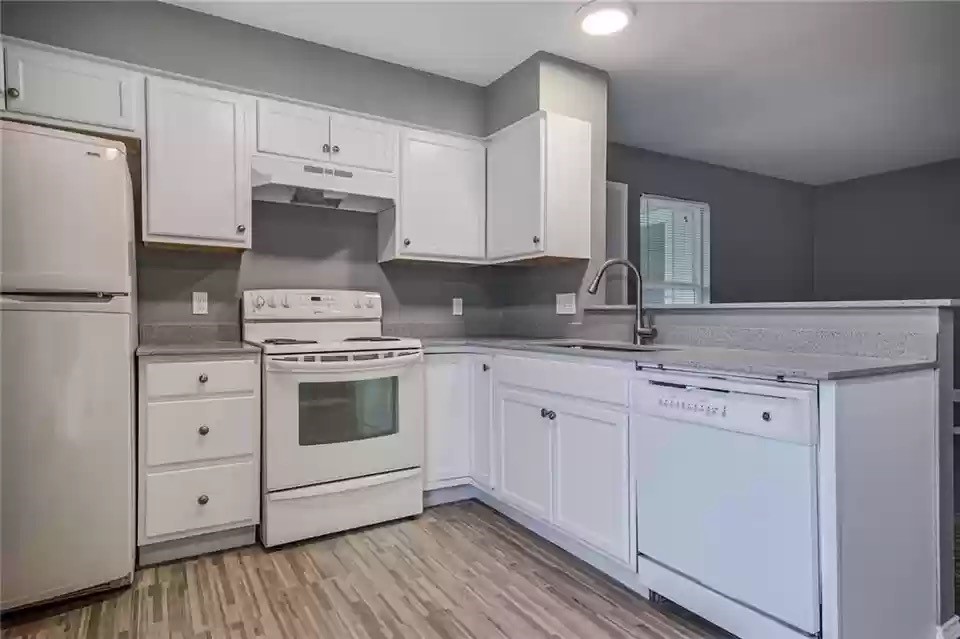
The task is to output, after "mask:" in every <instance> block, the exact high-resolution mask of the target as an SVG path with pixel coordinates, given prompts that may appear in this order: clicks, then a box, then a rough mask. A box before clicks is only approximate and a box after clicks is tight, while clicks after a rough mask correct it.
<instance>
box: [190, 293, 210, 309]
mask: <svg viewBox="0 0 960 639" xmlns="http://www.w3.org/2000/svg"><path fill="white" fill-rule="evenodd" d="M193 314H194V315H206V314H207V292H206V291H194V292H193Z"/></svg>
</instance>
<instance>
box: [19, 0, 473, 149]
mask: <svg viewBox="0 0 960 639" xmlns="http://www.w3.org/2000/svg"><path fill="white" fill-rule="evenodd" d="M0 8H2V13H3V17H2V20H0V24H2V29H3V33H4V34H5V35H11V36H16V37H20V38H25V39H28V40H34V41H37V42H44V43H47V44H52V45H56V46H60V47H64V48H67V49H73V50H76V51H83V52H86V53H92V54H96V55H102V56H105V57H108V58H112V59H115V60H123V61H125V62H130V63H133V64H140V65H144V66H147V67H151V68H156V69H162V70H164V71H171V72H175V73H182V74H184V75H188V76H193V77H197V78H203V79H205V80H210V81H215V82H223V83H226V84H231V85H234V86H237V87H242V88H246V89H250V90H254V91H264V92H268V93H276V94H278V95H282V96H287V97H291V98H299V99H301V100H307V101H310V102H316V103H319V104H325V105H329V106H334V107H340V108H344V109H351V110H354V111H359V112H362V113H370V114H373V115H379V116H382V117H388V118H395V119H398V120H402V121H405V122H411V123H414V124H421V125H424V126H431V127H435V128H438V129H446V130H450V131H458V132H461V133H468V134H471V135H483V133H484V126H485V124H484V94H483V89H482V88H481V87H478V86H475V85H472V84H468V83H466V82H459V81H457V80H450V79H448V78H442V77H440V76H437V75H432V74H429V73H424V72H422V71H417V70H414V69H410V68H408V67H403V66H400V65H396V64H390V63H388V62H382V61H380V60H374V59H373V58H368V57H365V56H361V55H355V54H353V53H347V52H346V51H341V50H340V49H334V48H331V47H325V46H322V45H319V44H314V43H312V42H306V41H304V40H298V39H296V38H291V37H288V36H285V35H281V34H279V33H273V32H270V31H264V30H262V29H256V28H254V27H249V26H246V25H242V24H239V23H236V22H230V21H228V20H224V19H222V18H217V17H215V16H209V15H206V14H202V13H197V12H195V11H190V10H189V9H184V8H182V7H177V6H173V5H169V4H163V3H159V2H10V1H8V0H5V1H4V2H3V3H2V6H0ZM277 10H278V11H282V7H278V9H277Z"/></svg>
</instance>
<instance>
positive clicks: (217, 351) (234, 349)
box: [137, 342, 261, 357]
mask: <svg viewBox="0 0 960 639" xmlns="http://www.w3.org/2000/svg"><path fill="white" fill-rule="evenodd" d="M260 352H261V351H260V349H259V348H257V347H256V346H253V345H251V344H246V343H244V342H198V343H196V344H141V345H140V346H138V347H137V357H159V356H164V355H254V354H257V353H260Z"/></svg>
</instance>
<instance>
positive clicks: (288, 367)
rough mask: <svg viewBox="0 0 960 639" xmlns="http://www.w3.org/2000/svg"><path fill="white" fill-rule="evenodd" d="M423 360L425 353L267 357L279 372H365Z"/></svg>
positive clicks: (268, 366)
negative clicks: (332, 358) (331, 358)
mask: <svg viewBox="0 0 960 639" xmlns="http://www.w3.org/2000/svg"><path fill="white" fill-rule="evenodd" d="M422 361H423V353H411V354H409V355H396V356H395V357H391V358H389V359H371V360H361V361H351V362H285V361H282V360H277V359H272V358H267V360H266V364H267V371H268V372H277V373H365V372H367V371H379V370H384V369H388V368H401V367H404V366H409V365H411V364H416V363H418V362H422Z"/></svg>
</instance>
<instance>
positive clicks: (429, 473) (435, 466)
mask: <svg viewBox="0 0 960 639" xmlns="http://www.w3.org/2000/svg"><path fill="white" fill-rule="evenodd" d="M424 361H425V365H424V371H425V375H424V382H425V387H426V455H425V469H424V474H425V476H426V487H427V489H428V490H430V489H433V488H441V487H443V486H449V485H452V484H453V483H466V482H467V481H468V478H469V476H470V409H471V403H470V394H471V393H470V390H471V389H470V380H471V375H470V359H469V358H468V357H466V356H464V355H442V354H438V355H428V356H427V357H426V359H425V360H424Z"/></svg>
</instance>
